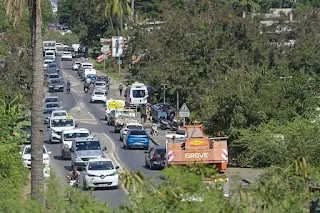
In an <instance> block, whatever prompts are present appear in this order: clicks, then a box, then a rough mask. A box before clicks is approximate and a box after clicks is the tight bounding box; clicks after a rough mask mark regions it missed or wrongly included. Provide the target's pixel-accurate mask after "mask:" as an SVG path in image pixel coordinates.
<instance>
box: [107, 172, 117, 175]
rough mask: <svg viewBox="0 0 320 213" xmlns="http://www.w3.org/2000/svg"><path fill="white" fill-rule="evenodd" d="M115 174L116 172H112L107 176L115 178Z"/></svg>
mask: <svg viewBox="0 0 320 213" xmlns="http://www.w3.org/2000/svg"><path fill="white" fill-rule="evenodd" d="M116 174H117V172H113V173H111V174H109V175H108V176H115V175H116Z"/></svg>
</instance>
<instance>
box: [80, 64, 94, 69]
mask: <svg viewBox="0 0 320 213" xmlns="http://www.w3.org/2000/svg"><path fill="white" fill-rule="evenodd" d="M82 66H83V68H84V69H90V68H92V66H91V65H82Z"/></svg>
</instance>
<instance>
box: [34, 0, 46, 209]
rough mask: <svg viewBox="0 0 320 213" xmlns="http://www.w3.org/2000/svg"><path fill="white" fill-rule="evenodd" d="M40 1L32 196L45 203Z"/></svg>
mask: <svg viewBox="0 0 320 213" xmlns="http://www.w3.org/2000/svg"><path fill="white" fill-rule="evenodd" d="M41 23H42V20H41V7H40V0H33V8H32V29H33V30H32V31H31V36H32V38H31V41H32V42H34V43H32V44H31V45H32V52H33V53H32V68H33V73H32V107H31V124H32V138H31V146H32V151H31V196H32V198H33V199H34V200H37V201H39V202H40V203H44V195H43V190H44V177H43V141H44V138H43V110H42V109H43V106H42V99H43V96H44V94H43V90H44V87H43V81H44V79H43V72H44V71H43V64H42V62H43V53H42V34H41Z"/></svg>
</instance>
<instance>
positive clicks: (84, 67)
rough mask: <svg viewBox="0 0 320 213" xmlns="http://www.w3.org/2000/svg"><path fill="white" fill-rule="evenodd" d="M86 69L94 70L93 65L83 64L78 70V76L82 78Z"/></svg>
mask: <svg viewBox="0 0 320 213" xmlns="http://www.w3.org/2000/svg"><path fill="white" fill-rule="evenodd" d="M85 69H93V64H91V63H81V64H80V66H79V69H78V74H79V75H80V77H82V74H83V72H84V70H85Z"/></svg>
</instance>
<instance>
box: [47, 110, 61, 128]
mask: <svg viewBox="0 0 320 213" xmlns="http://www.w3.org/2000/svg"><path fill="white" fill-rule="evenodd" d="M55 110H60V107H53V108H44V109H43V123H44V124H48V123H49V120H50V117H51V114H52V112H53V111H55Z"/></svg>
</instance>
